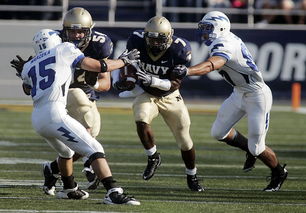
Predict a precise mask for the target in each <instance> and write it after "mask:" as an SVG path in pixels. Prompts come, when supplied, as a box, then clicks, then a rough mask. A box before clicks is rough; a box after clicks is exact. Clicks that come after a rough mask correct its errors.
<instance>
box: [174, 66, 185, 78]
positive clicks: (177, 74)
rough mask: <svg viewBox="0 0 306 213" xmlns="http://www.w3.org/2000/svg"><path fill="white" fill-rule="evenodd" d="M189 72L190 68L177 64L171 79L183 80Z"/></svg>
mask: <svg viewBox="0 0 306 213" xmlns="http://www.w3.org/2000/svg"><path fill="white" fill-rule="evenodd" d="M187 72H188V68H187V67H186V66H185V65H176V66H175V67H174V68H173V70H172V72H171V79H173V80H174V79H179V80H182V79H183V78H184V77H185V76H186V75H187Z"/></svg>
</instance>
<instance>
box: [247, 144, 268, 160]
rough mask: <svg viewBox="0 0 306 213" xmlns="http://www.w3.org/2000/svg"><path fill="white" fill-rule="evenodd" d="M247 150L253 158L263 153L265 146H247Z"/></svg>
mask: <svg viewBox="0 0 306 213" xmlns="http://www.w3.org/2000/svg"><path fill="white" fill-rule="evenodd" d="M248 148H249V151H250V153H251V154H252V155H253V156H255V157H257V156H259V155H260V154H261V153H262V152H263V151H265V146H252V145H249V146H248Z"/></svg>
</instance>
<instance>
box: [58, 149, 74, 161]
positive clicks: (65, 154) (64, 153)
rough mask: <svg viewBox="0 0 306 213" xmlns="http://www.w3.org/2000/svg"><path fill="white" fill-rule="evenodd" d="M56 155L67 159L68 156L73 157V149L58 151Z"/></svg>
mask: <svg viewBox="0 0 306 213" xmlns="http://www.w3.org/2000/svg"><path fill="white" fill-rule="evenodd" d="M58 155H59V157H61V158H64V159H68V158H72V157H73V155H74V151H72V150H67V151H62V152H59V153H58Z"/></svg>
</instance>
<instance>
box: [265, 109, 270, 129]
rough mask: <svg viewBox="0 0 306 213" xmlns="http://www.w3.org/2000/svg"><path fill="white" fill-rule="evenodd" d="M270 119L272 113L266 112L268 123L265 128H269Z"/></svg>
mask: <svg viewBox="0 0 306 213" xmlns="http://www.w3.org/2000/svg"><path fill="white" fill-rule="evenodd" d="M269 120H270V114H269V113H266V123H265V129H266V130H267V129H268V127H269Z"/></svg>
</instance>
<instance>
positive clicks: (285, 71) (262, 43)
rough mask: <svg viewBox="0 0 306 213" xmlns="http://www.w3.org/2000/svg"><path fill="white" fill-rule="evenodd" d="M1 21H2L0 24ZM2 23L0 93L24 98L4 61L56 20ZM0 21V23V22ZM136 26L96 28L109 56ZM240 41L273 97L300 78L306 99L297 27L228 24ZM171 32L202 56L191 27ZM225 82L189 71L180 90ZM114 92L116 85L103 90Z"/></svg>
mask: <svg viewBox="0 0 306 213" xmlns="http://www.w3.org/2000/svg"><path fill="white" fill-rule="evenodd" d="M2 25H3V24H2ZM4 25H6V26H2V29H6V30H5V31H4V33H3V34H2V36H1V37H2V38H1V41H0V49H1V50H0V56H1V57H0V60H1V63H0V66H1V71H2V78H1V79H0V99H24V98H25V97H24V95H23V93H22V91H21V90H20V80H19V79H18V78H17V77H16V76H15V74H14V70H13V68H11V67H10V64H9V61H10V60H11V59H12V58H13V57H14V56H15V55H16V54H19V55H21V56H23V57H27V56H29V55H31V54H33V50H32V47H31V40H32V36H33V35H34V33H35V32H36V31H37V30H39V29H41V28H51V29H58V27H59V26H61V23H59V22H54V23H52V24H50V23H48V24H47V25H44V24H40V25H37V23H35V22H33V23H32V24H30V25H27V26H25V25H22V24H19V25H18V23H16V24H15V25H8V24H4ZM0 26H1V24H0ZM135 29H136V28H111V27H103V28H97V30H98V31H100V32H103V33H105V34H107V35H109V36H110V37H111V39H112V40H113V42H114V56H115V57H116V56H118V55H119V54H120V53H121V52H122V51H123V50H124V48H125V44H126V40H127V38H128V36H129V34H130V33H131V32H132V31H133V30H135ZM233 32H234V33H236V34H237V35H238V36H239V37H241V39H242V40H244V41H245V42H246V45H247V46H248V48H249V50H250V52H251V54H252V55H253V58H254V60H255V61H256V63H257V65H258V67H259V69H260V70H261V71H262V73H263V76H264V79H265V81H266V82H267V84H268V85H269V86H270V87H271V89H272V92H273V95H274V98H275V99H284V100H289V99H290V98H291V85H292V84H293V83H294V82H299V83H301V86H302V99H306V82H305V78H306V45H305V33H304V31H299V30H258V29H257V30H250V29H245V30H243V29H239V30H233ZM175 34H176V35H178V36H181V37H184V38H186V39H188V40H189V41H190V42H191V46H192V51H193V54H192V62H191V64H192V65H193V64H196V63H199V62H201V61H203V60H204V59H205V58H206V57H207V56H208V52H207V47H206V46H205V45H203V44H200V42H199V41H198V37H197V34H196V31H195V30H194V29H175ZM231 90H232V89H231V87H230V86H229V85H228V84H227V83H226V82H225V81H224V80H222V78H221V76H220V75H219V74H218V73H217V72H212V73H210V74H209V75H207V76H202V77H189V78H187V79H186V80H185V81H184V84H183V86H182V90H181V91H182V94H183V96H184V97H187V98H222V97H224V96H227V95H228V94H229V93H230V92H231ZM103 95H105V96H106V95H107V96H112V95H116V91H111V92H110V93H107V94H103Z"/></svg>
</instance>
